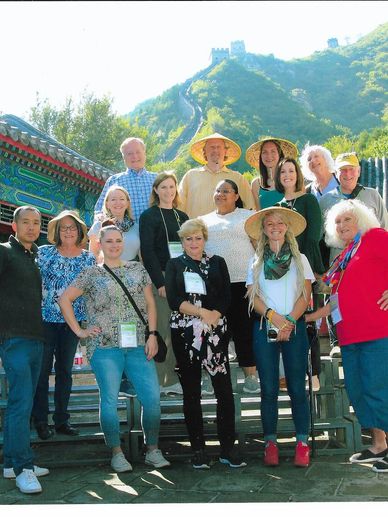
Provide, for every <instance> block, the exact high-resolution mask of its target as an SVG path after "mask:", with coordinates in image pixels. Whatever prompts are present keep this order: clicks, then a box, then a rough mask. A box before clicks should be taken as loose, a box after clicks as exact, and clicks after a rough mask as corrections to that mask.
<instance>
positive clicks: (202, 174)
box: [179, 133, 255, 218]
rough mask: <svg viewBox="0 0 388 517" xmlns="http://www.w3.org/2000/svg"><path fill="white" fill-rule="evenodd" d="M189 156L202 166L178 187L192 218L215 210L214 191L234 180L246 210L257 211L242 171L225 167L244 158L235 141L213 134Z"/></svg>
mask: <svg viewBox="0 0 388 517" xmlns="http://www.w3.org/2000/svg"><path fill="white" fill-rule="evenodd" d="M190 153H191V156H192V157H193V158H194V160H195V161H197V162H199V163H200V164H201V165H202V167H198V168H195V169H190V170H189V171H188V172H186V174H185V175H184V176H183V178H182V180H181V182H180V184H179V195H180V198H181V203H182V205H181V209H182V210H183V211H184V212H186V213H187V214H188V216H189V217H190V218H194V217H198V216H201V215H205V214H208V213H209V212H212V211H213V210H214V202H213V194H214V190H215V188H216V185H217V184H218V183H219V182H220V181H221V180H224V179H231V180H233V181H234V182H235V183H236V184H237V186H238V189H239V193H240V196H241V199H242V201H243V203H244V208H246V209H248V210H254V208H255V203H254V200H253V196H252V192H251V189H250V186H249V182H248V180H247V179H246V178H245V177H244V176H243V175H242V174H240V173H239V172H236V171H233V170H231V169H228V168H227V167H226V166H227V165H229V164H231V163H234V162H236V161H237V160H238V159H239V158H240V156H241V149H240V146H239V145H238V144H236V142H233V140H231V139H230V138H227V137H225V136H223V135H221V134H219V133H214V134H212V135H210V136H207V137H205V138H201V139H200V140H198V141H197V142H194V144H192V146H191V148H190Z"/></svg>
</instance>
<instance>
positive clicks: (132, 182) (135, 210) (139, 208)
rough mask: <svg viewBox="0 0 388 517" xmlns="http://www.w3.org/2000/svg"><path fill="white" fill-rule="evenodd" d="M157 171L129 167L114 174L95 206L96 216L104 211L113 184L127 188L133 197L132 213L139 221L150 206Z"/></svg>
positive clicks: (108, 180)
mask: <svg viewBox="0 0 388 517" xmlns="http://www.w3.org/2000/svg"><path fill="white" fill-rule="evenodd" d="M156 176H157V174H156V172H148V171H147V170H146V169H144V168H143V169H140V170H139V171H135V170H134V169H128V170H126V171H125V172H120V173H119V174H114V175H113V176H110V178H108V179H107V181H106V183H105V185H104V188H103V190H102V192H101V194H100V197H99V198H98V200H97V203H96V206H95V207H94V215H95V217H96V216H97V214H98V213H99V212H101V211H102V206H103V203H104V198H105V195H106V193H107V191H108V189H109V187H111V186H112V185H119V186H120V187H123V188H125V189H126V190H127V192H128V193H129V197H130V198H131V207H132V214H133V217H134V219H135V221H136V222H137V223H138V222H139V217H140V215H141V214H142V213H143V212H144V210H146V209H147V208H149V206H150V196H151V192H152V185H153V183H154V181H155V179H156Z"/></svg>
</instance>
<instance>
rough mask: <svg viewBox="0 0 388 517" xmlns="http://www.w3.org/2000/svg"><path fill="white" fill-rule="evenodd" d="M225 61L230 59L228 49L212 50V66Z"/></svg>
mask: <svg viewBox="0 0 388 517" xmlns="http://www.w3.org/2000/svg"><path fill="white" fill-rule="evenodd" d="M224 59H229V49H228V48H212V65H216V64H218V63H221V61H223V60H224Z"/></svg>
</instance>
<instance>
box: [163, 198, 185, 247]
mask: <svg viewBox="0 0 388 517" xmlns="http://www.w3.org/2000/svg"><path fill="white" fill-rule="evenodd" d="M172 211H173V212H174V215H175V219H176V222H177V224H178V228H179V229H180V227H181V225H180V222H179V214H178V213H177V211H176V210H175V208H173V209H172ZM159 212H160V215H161V216H162V221H163V224H164V229H165V231H166V239H167V246H168V243H169V242H170V241H169V238H168V231H167V225H166V221H165V219H164V215H163V212H162V209H161V208H160V207H159Z"/></svg>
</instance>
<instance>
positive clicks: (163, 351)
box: [103, 264, 167, 363]
mask: <svg viewBox="0 0 388 517" xmlns="http://www.w3.org/2000/svg"><path fill="white" fill-rule="evenodd" d="M103 267H104V269H106V271H108V273H110V274H111V275H112V276H113V278H114V279H115V280H116V281H117V283H118V284H119V285H120V287H121V288H122V290H123V291H124V293H125V294H126V295H127V298H128V300H129V301H130V303H131V305H132V306H133V308H134V309H135V311H136V313H137V315H138V316H139V318H140V320H141V322H142V323H143V325H144V326H145V337H146V341H147V339H148V337H149V335H150V330H149V328H148V324H147V322H146V321H145V319H144V317H143V315H142V313H141V312H140V310H139V307H138V306H137V305H136V303H135V300H134V299H133V298H132V296H131V295H130V294H129V291H128V289H127V288H126V287H125V285H124V284H123V282H122V281H121V280H120V278H119V277H118V276H117V275H115V274H114V273H113V271H112V270H111V269H110V267H108V266H107V265H106V264H104V265H103ZM156 340H157V342H158V352H157V354H156V355H155V356H154V360H155V361H156V362H157V363H163V362H164V361H165V359H166V355H167V345H166V343H165V342H164V339H163V338H162V336H161V335H160V334H159V332H157V334H156Z"/></svg>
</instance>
